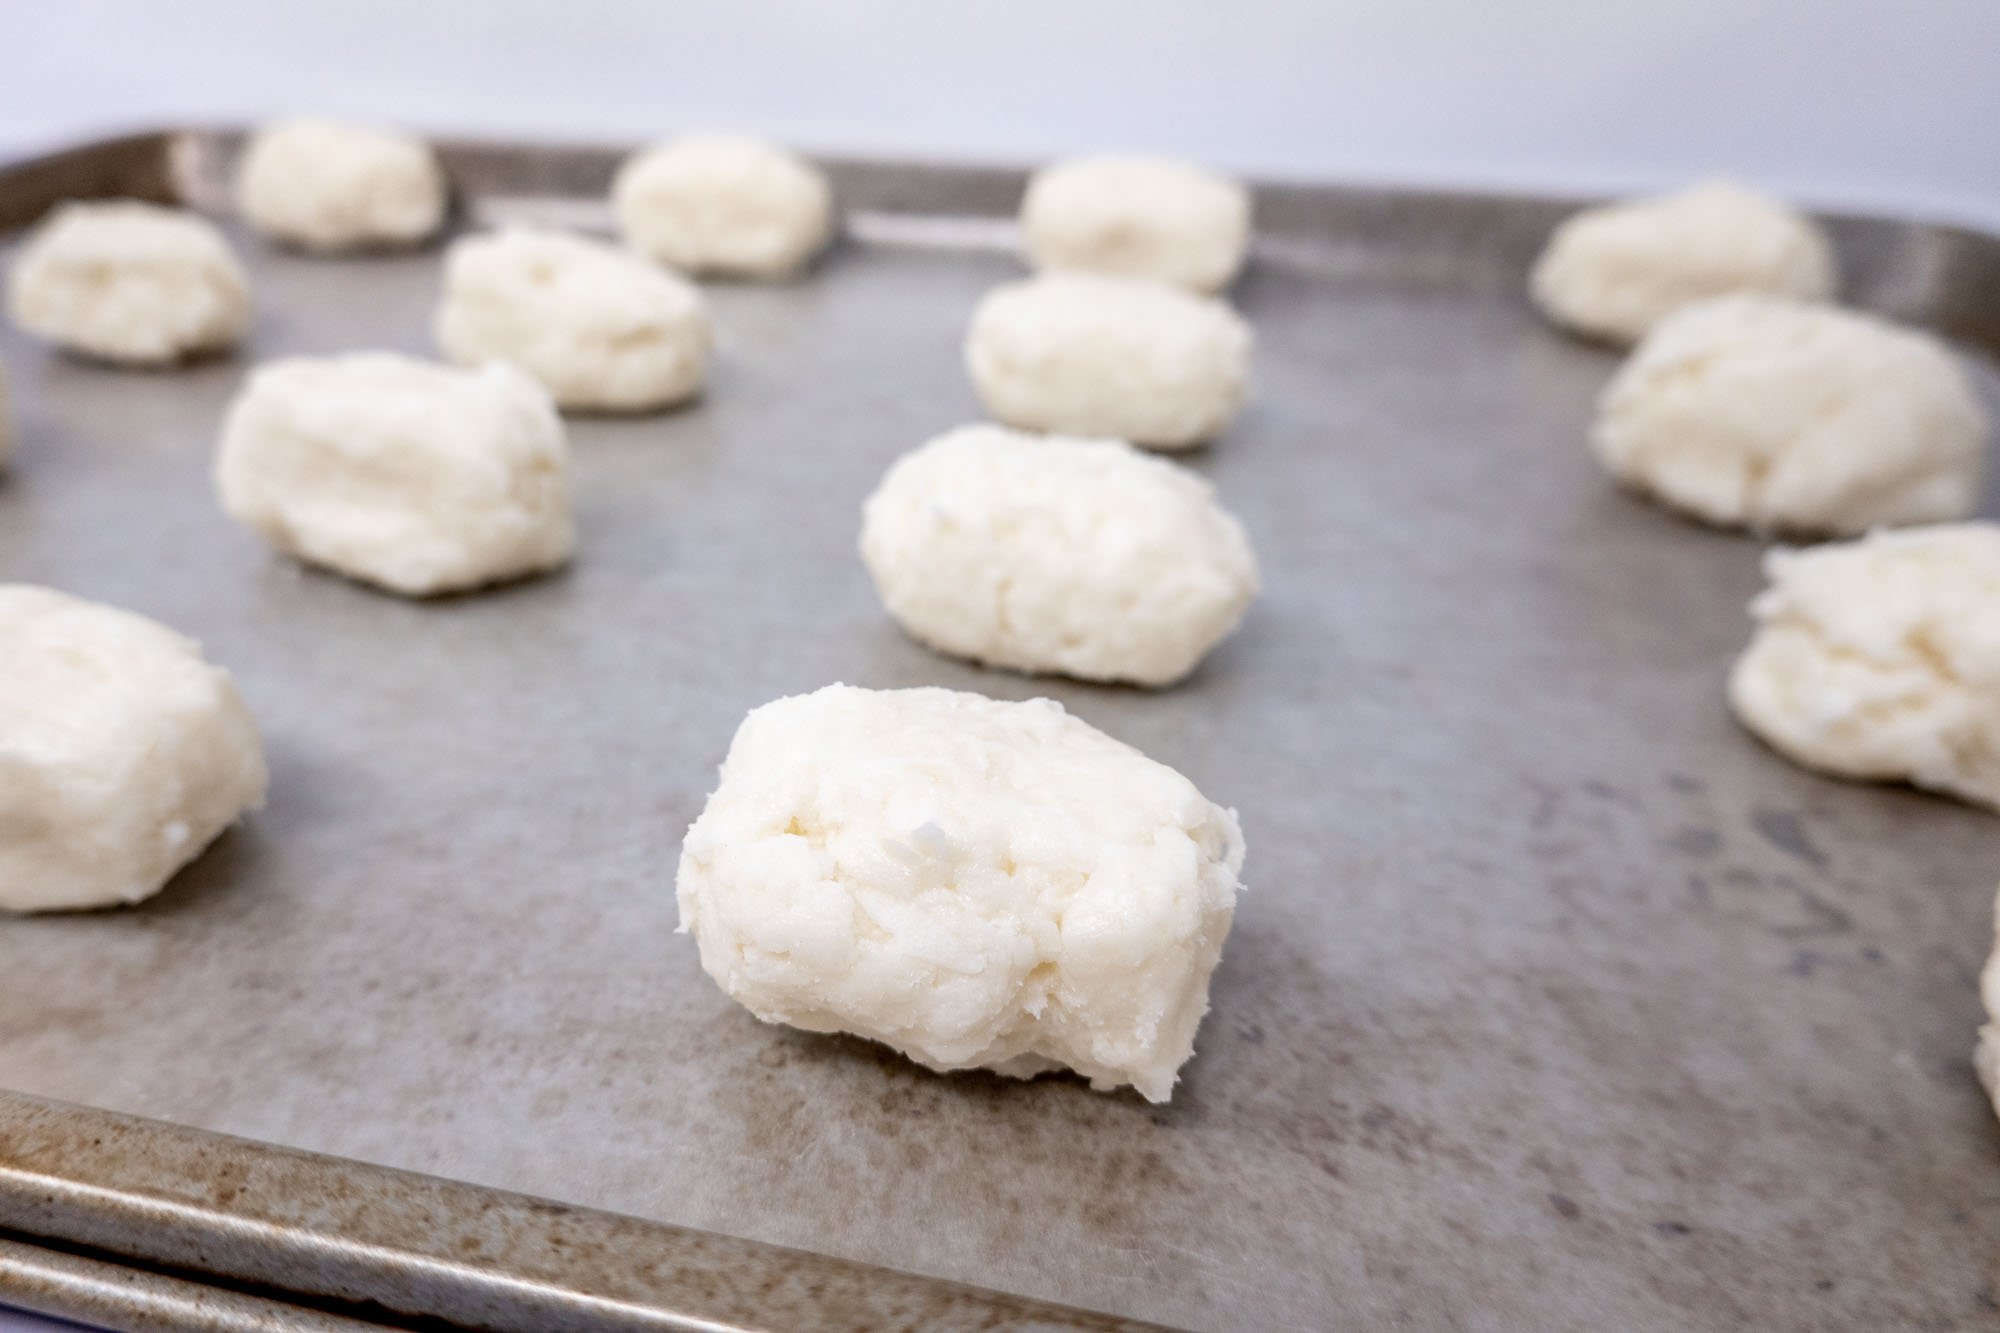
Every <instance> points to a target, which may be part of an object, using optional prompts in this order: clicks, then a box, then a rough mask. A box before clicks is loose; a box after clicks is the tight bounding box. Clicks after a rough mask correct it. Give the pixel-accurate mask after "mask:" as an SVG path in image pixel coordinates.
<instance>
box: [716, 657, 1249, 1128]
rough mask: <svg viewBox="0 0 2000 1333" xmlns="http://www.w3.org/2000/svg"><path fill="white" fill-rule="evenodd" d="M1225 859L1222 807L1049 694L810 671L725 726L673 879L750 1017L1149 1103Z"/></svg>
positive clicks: (1193, 1004) (1190, 1027)
mask: <svg viewBox="0 0 2000 1333" xmlns="http://www.w3.org/2000/svg"><path fill="white" fill-rule="evenodd" d="M1242 866H1243V835H1242V833H1241V831H1240V830H1239V829H1238V827H1237V823H1236V815H1235V813H1234V812H1233V811H1229V810H1225V809H1223V808H1222V807H1220V806H1218V805H1215V804H1213V803H1212V802H1210V801H1209V800H1207V799H1206V798H1205V797H1203V796H1202V794H1201V793H1200V792H1198V791H1196V790H1195V788H1194V784H1193V783H1191V782H1189V781H1188V780H1187V779H1186V778H1184V777H1182V776H1181V775H1180V774H1178V773H1176V772H1174V770H1173V769H1171V768H1168V767H1167V766H1166V765H1164V764H1160V763H1155V762H1154V761H1153V760H1151V759H1148V758H1146V756H1144V755H1142V754H1140V753H1139V752H1138V751H1137V750H1134V749H1132V748H1130V747H1129V746H1126V745H1121V744H1120V743H1119V742H1117V741H1114V740H1112V739H1111V738H1110V737H1108V736H1106V735H1104V734H1103V733H1102V732H1099V731H1095V730H1093V729H1092V728H1090V727H1089V726H1086V725H1085V724H1084V723H1082V722H1080V721H1078V720H1077V719H1076V718H1073V717H1071V716H1069V714H1067V713H1065V712H1064V711H1063V709H1062V705H1060V704H1058V703H1056V702H1055V701H1053V700H1050V699H1036V700H1033V701H1032V702H1029V703H1001V702H998V701H996V700H993V699H987V698H983V697H981V696H979V695H976V694H961V693H958V692H956V691H952V690H939V689H918V690H881V691H877V690H858V689H852V688H850V687H848V686H845V685H832V686H828V687H827V688H826V689H823V690H819V691H817V692H816V693H813V694H807V695H800V696H797V697H794V698H789V699H780V700H778V701H777V702H776V703H772V704H767V705H765V706H764V707H762V708H759V709H757V710H755V711H754V712H752V713H751V714H750V716H749V717H748V718H747V719H745V721H744V723H743V726H742V728H741V729H740V730H739V731H738V732H737V733H736V740H735V742H734V743H733V744H732V745H731V746H730V749H729V758H728V759H727V761H725V762H724V764H723V766H722V780H721V784H720V785H719V786H718V787H717V788H716V791H715V794H714V795H713V796H711V797H709V799H708V806H707V808H706V809H705V810H703V811H702V814H701V817H700V818H699V819H697V820H696V821H695V822H694V827H692V828H690V829H689V830H688V834H687V841H686V843H685V844H684V845H683V847H682V849H681V862H680V875H679V881H678V893H679V898H680V913H681V929H682V930H683V931H691V932H693V934H694V937H695V942H696V943H697V944H699V945H700V946H701V965H702V967H703V969H704V970H705V971H707V973H708V974H709V976H711V977H713V978H714V979H715V980H716V982H717V984H719V985H720V986H721V987H722V989H723V990H724V991H725V992H727V993H728V994H729V995H730V996H731V997H732V998H734V999H735V1000H737V1001H738V1002H739V1003H741V1004H743V1005H744V1006H745V1007H746V1008H748V1009H749V1010H750V1011H751V1012H752V1013H754V1014H756V1015H757V1016H758V1017H759V1018H761V1019H763V1020H764V1021H765V1022H767V1023H787V1024H790V1025H792V1026H793V1027H800V1028H805V1029H807V1030H808V1031H812V1032H852V1033H855V1034H857V1035H859V1036H863V1037H867V1038H870V1039H871V1040H874V1041H879V1042H883V1043H885V1044H886V1045H889V1046H893V1047H894V1048H896V1049H897V1050H899V1051H901V1052H902V1053H903V1054H905V1055H907V1056H909V1057H910V1058H911V1059H913V1060H916V1061H918V1062H919V1063H921V1064H924V1065H928V1066H929V1067H930V1068H932V1069H937V1070H951V1069H992V1070H997V1071H998V1072H1000V1073H1002V1074H1008V1075H1012V1076H1015V1077H1019V1078H1027V1077H1031V1076H1033V1075H1035V1074H1039V1073H1043V1072H1045V1071H1048V1070H1051V1069H1058V1068H1069V1069H1074V1070H1076V1071H1077V1072H1078V1073H1080V1074H1082V1075H1084V1076H1085V1077H1087V1078H1088V1079H1089V1080H1090V1082H1091V1086H1092V1087H1094V1088H1097V1089H1099V1090H1101V1091H1109V1090H1111V1089H1113V1088H1116V1087H1118V1086H1120V1085H1122V1084H1130V1085H1132V1086H1133V1087H1135V1088H1137V1089H1138V1090H1139V1092H1140V1093H1141V1094H1142V1095H1144V1096H1145V1097H1146V1098H1147V1099H1148V1100H1150V1101H1156V1102H1162V1101H1165V1100H1167V1098H1168V1097H1169V1096H1170V1095H1171V1094H1172V1092H1173V1086H1174V1080H1175V1077H1176V1071H1177V1070H1179V1068H1180V1067H1181V1065H1182V1064H1184V1063H1185V1062H1186V1061H1187V1059H1188V1057H1189V1056H1190V1055H1191V1054H1193V1051H1194V1033H1195V1027H1196V1025H1197V1024H1199V1023H1200V1022H1201V1017H1202V1014H1203V1013H1204V1012H1206V1011H1207V1009H1208V979H1209V974H1210V973H1211V972H1212V971H1214V969H1215V963H1216V959H1217V958H1218V957H1219V956H1220V955H1221V952H1222V941H1223V937H1224V936H1226V935H1227V934H1228V933H1229V920H1230V915H1231V913H1232V912H1233V911H1234V908H1235V902H1236V892H1237V889H1238V887H1239V886H1238V884H1237V873H1238V872H1239V871H1240V870H1241V869H1242Z"/></svg>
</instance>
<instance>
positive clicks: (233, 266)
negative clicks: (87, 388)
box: [7, 199, 250, 365]
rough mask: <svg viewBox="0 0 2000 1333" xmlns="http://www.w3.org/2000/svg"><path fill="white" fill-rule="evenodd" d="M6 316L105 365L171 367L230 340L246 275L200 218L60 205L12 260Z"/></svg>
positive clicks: (242, 310) (141, 208) (120, 205)
mask: <svg viewBox="0 0 2000 1333" xmlns="http://www.w3.org/2000/svg"><path fill="white" fill-rule="evenodd" d="M7 305H8V313H9V315H10V316H11V317H12V318H13V320H14V322H15V323H16V324H19V325H20V326H21V327H22V328H24V329H26V330H27V331H28V332H30V333H32V334H34V335H35V336H37V337H39V338H45V339H47V340H48V341H50V342H52V343H56V344H57V345H59V346H62V347H67V348H70V349H71V350H73V351H77V352H82V353H84V354H86V355H88V356H94V357H97V358H99V359H101V360H105V361H116V362H122V363H125V364H128V365H169V364H171V363H173V362H175V361H179V360H181V359H183V358H185V357H189V356H193V355H195V354H197V353H201V352H213V351H219V350H221V349H223V348H225V347H230V346H233V345H234V344H235V343H236V342H237V340H238V339H240V338H241V337H242V336H243V334H244V333H245V332H246V331H247V330H248V329H249V327H250V281H249V279H248V278H247V277H245V276H244V273H243V268H242V266H241V265H239V264H238V263H237V262H236V256H235V255H233V254H231V253H230V251H229V246H228V244H227V243H226V242H225V241H224V240H223V239H222V233H221V232H219V231H217V230H216V229H215V227H214V226H213V225H211V224H210V223H209V222H208V221H207V220H206V219H204V218H201V217H198V216H196V215H195V214H193V213H190V212H188V211H186V210H185V209H179V208H161V207H159V206H158V205H156V204H144V203H139V202H136V201H133V200H125V199H120V200H114V201H112V202H110V203H90V204H64V205H63V206H62V207H61V208H59V209H57V210H56V211H55V213H54V215H53V216H51V217H50V218H49V219H48V221H46V222H44V223H42V225H41V226H39V227H37V228H36V229H35V231H34V234H33V235H31V236H29V238H28V240H27V241H26V243H25V244H23V245H22V247H21V250H20V253H19V254H18V255H17V256H16V257H15V259H14V270H13V274H12V281H11V282H10V284H9V286H8V291H7Z"/></svg>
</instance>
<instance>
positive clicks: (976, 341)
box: [965, 273, 1250, 449]
mask: <svg viewBox="0 0 2000 1333" xmlns="http://www.w3.org/2000/svg"><path fill="white" fill-rule="evenodd" d="M965 364H966V369H967V370H968V371H970V372H971V375H972V382H973V385H974V387H975V388H977V389H978V390H979V396H980V398H981V399H982V400H983V401H984V402H985V404H986V410H987V411H989V412H991V413H992V414H993V415H994V416H995V417H997V418H999V419H1000V420H1001V421H1003V422H1005V423H1006V424H1007V425H1009V426H1018V427H1020V428H1021V429H1023V430H1038V431H1055V432H1059V433H1061V434H1065V435H1085V436H1096V437H1100V438H1107V437H1108V438H1111V439H1118V440H1130V441H1131V442H1132V443H1134V444H1142V445H1146V446H1148V447H1149V448H1154V449H1187V448H1191V447H1193V446H1194V445H1197V444H1200V443H1202V442H1203V441H1204V440H1208V439H1210V438H1212V437H1213V436H1215V435H1216V434H1218V433H1219V432H1220V431H1221V430H1222V428H1223V427H1224V426H1226V425H1228V424H1229V420H1230V418H1231V417H1233V416H1235V415H1236V409H1237V408H1239V407H1241V406H1242V405H1243V398H1244V395H1245V394H1246V393H1247V392H1248V389H1249V379H1250V328H1249V326H1248V325H1246V324H1245V323H1244V322H1243V321H1242V320H1241V319H1239V318H1238V317H1237V315H1236V312H1235V311H1233V310H1231V309H1230V308H1229V307H1228V306H1226V305H1224V304H1223V303H1222V302H1220V301H1217V300H1212V299H1210V298H1208V297H1202V296H1194V295H1191V294H1189V293H1187V292H1183V291H1177V290H1175V289H1174V288H1172V287H1164V286H1161V285H1160V284H1158V283H1153V282H1142V281H1139V280H1137V279H1133V278H1111V277H1102V276H1098V275H1093V274H1083V273H1050V274H1044V275H1043V276H1041V277H1036V278H1029V279H1027V280H1025V281H1022V282H1010V283H1005V284H1003V285H1001V286H999V287H995V288H994V289H993V290H992V291H990V292H988V293H987V294H986V296H985V298H984V299H983V300H981V301H980V303H979V308H978V309H977V310H976V311H974V312H973V316H972V331H971V333H970V334H969V335H968V336H967V338H966V343H965Z"/></svg>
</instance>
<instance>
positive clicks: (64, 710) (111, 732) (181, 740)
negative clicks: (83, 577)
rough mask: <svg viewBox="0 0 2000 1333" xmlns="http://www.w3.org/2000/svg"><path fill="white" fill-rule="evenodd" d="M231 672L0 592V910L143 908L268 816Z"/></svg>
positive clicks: (250, 727) (62, 604)
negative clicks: (253, 816) (241, 828)
mask: <svg viewBox="0 0 2000 1333" xmlns="http://www.w3.org/2000/svg"><path fill="white" fill-rule="evenodd" d="M264 785H265V771H264V751H263V744H262V742H261V741H260V740H259V739H258V736H257V727H256V724H255V723H254V722H252V721H251V719H250V713H249V710H248V709H246V708H245V707H244V706H243V700H242V698H241V697H240V696H239V695H238V694H237V693H236V686H235V683H234V682H232V681H231V680H230V678H229V673H228V672H226V671H224V670H222V669H221V668H219V667H213V666H210V665H209V664H208V663H207V662H205V661H203V660H202V656H201V650H200V648H199V647H197V646H196V645H195V644H193V643H191V642H189V641H188V640H186V639H184V638H182V637H181V636H180V635H178V634H175V633H174V632H173V631H171V630H169V629H167V628H165V627H164V626H161V625H157V624H155V623H154V622H152V621H150V620H147V619H146V618H144V617H143V616H136V615H133V614H132V613H131V612H129V611H118V610H114V609H112V608H111V607H108V606H97V605H94V604H93V603H90V602H85V601H80V600H78V599H77V598H74V597H68V596H65V595H64V594H62V593H59V592H51V591H50V590H48V589H46V588H32V587H27V586H25V585H22V584H8V585H0V911H7V912H56V911H70V910H77V909H82V908H91V907H110V906H115V905H117V904H120V903H136V902H138V901H140V900H141V899H144V898H150V897H152V896H153V895H154V894H156V893H158V892H159V891H160V890H161V889H162V888H164V887H165V886H166V883H167V881H168V880H169V879H171V878H172V877H173V875H174V872H175V871H177V870H179V869H180V868H181V867H182V866H184V865H186V864H187V863H188V862H190V861H192V860H194V859H195V857H196V856H198V855H200V854H201V851H202V849H203V848H204V847H206V846H208V844H209V843H210V842H212V841H213V840H214V839H215V837H216V835H218V834H220V833H221V832H222V831H223V830H224V829H226V828H228V827H229V826H230V825H231V824H233V823H235V822H236V820H237V817H238V816H240V815H242V814H243V813H244V812H245V811H246V810H254V809H256V808H257V807H259V806H261V805H262V804H263V803H264Z"/></svg>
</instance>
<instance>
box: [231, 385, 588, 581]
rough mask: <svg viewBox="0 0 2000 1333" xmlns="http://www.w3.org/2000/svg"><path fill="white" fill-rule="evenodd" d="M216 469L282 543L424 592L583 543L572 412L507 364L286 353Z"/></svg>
mask: <svg viewBox="0 0 2000 1333" xmlns="http://www.w3.org/2000/svg"><path fill="white" fill-rule="evenodd" d="M216 481H217V485H218V487H219V488H220V490H221V492H222V503H223V507H224V508H226V509H227V510H228V511H229V512H230V514H231V515H232V516H234V517H235V518H237V519H238V520H240V521H241V522H243V523H245V524H247V525H248V526H250V527H251V528H254V529H255V530H257V531H258V532H261V533H262V534H264V536H265V537H267V538H268V539H270V541H271V544H272V545H274V546H276V547H277V548H278V549H279V550H281V551H284V552H286V553H287V554H289V555H294V556H297V557H298V558H299V559H301V560H305V561H307V562H309V563H311V564H315V565H324V566H325V567H326V568H328V569H332V570H337V571H338V572H340V573H342V574H345V575H347V576H348V577H349V578H353V579H359V580H360V581H361V582H363V583H372V584H375V585H377V586H379V587H383V588H387V589H388V590H390V591H391V592H399V593H403V594H406V595H408V596H412V597H427V596H431V595H433V594H436V593H446V592H457V591H461V590H463V589H466V588H474V587H478V586H480V585H482V584H488V583H498V582H500V581H502V580H506V579H512V578H518V577H521V576H523V575H527V574H534V573H539V572H540V571H542V570H547V569H553V568H555V567H556V566H558V565H561V564H563V563H564V562H565V561H567V560H568V559H569V557H570V552H571V551H572V549H573V548H574V547H575V545H576V534H575V529H574V527H573V525H572V522H571V518H570V501H569V451H568V448H567V446H566V445H565V443H564V440H563V429H562V420H561V418H559V417H557V416H556V409H555V404H554V403H552V402H551V401H550V400H549V396H548V394H547V393H545V392H543V390H542V388H541V386H540V385H538V384H536V383H535V382H534V381H533V380H531V379H529V378H528V377H527V376H526V375H524V374H522V373H521V372H520V371H518V370H516V369H514V368H513V367H512V366H509V365H504V364H502V363H499V362H494V363H492V364H489V365H487V366H485V367H483V368H481V369H479V370H457V369H454V368H452V367H450V366H439V365H432V364H430V363H429V362H424V361H416V360H412V359H411V358H409V357H405V356H397V355H394V354H392V353H388V352H364V353H358V354H354V355H349V356H335V357H323V358H303V357H302V358H297V359H294V360H288V361H277V362H273V363H271V364H270V365H267V366H264V367H262V368H260V369H259V370H258V371H257V373H256V374H255V375H252V376H251V377H250V383H249V384H248V385H247V386H246V387H245V388H244V389H243V391H242V392H241V393H240V394H238V395H237V398H236V401H235V402H234V403H232V404H231V405H230V408H229V414H228V417H227V418H226V420H225V421H224V423H223V431H222V450H221V454H220V456H219V457H218V459H217V462H216Z"/></svg>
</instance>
